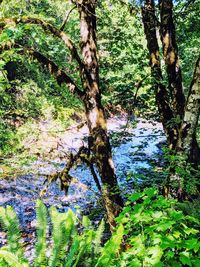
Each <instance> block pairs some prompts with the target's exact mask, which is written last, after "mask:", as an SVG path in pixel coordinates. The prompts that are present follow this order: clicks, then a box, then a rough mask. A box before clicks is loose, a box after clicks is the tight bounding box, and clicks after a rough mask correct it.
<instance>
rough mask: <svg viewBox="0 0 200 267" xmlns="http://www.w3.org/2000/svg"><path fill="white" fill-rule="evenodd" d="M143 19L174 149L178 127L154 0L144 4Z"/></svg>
mask: <svg viewBox="0 0 200 267" xmlns="http://www.w3.org/2000/svg"><path fill="white" fill-rule="evenodd" d="M142 20H143V25H144V32H145V35H146V40H147V47H148V50H149V56H150V66H151V72H152V76H153V78H154V84H155V95H156V103H157V106H158V111H159V115H160V119H161V121H162V124H163V128H164V131H165V134H166V137H167V140H168V143H169V147H170V148H171V149H173V148H175V146H176V143H177V138H178V129H177V128H173V127H171V125H170V124H169V122H170V121H171V120H172V119H173V118H174V115H173V111H172V110H171V108H170V105H169V95H168V92H167V90H166V87H165V85H164V83H163V77H162V71H161V67H160V53H159V46H158V40H157V35H156V25H157V20H156V15H155V5H154V1H153V0H146V1H145V4H144V6H143V7H142Z"/></svg>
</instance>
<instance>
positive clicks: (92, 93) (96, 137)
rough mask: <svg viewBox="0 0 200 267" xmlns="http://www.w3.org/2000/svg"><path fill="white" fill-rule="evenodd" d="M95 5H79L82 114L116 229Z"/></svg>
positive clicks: (115, 187)
mask: <svg viewBox="0 0 200 267" xmlns="http://www.w3.org/2000/svg"><path fill="white" fill-rule="evenodd" d="M95 5H96V1H94V0H90V1H88V0H82V1H79V4H78V9H79V13H80V34H81V52H82V58H83V63H84V66H85V71H84V72H83V75H82V81H83V89H84V92H85V97H84V98H85V99H84V104H85V111H86V117H87V125H88V128H89V133H90V147H91V150H92V152H93V153H94V155H95V159H96V164H97V168H98V171H99V174H100V178H101V182H102V194H103V199H104V202H105V207H106V210H107V214H108V221H109V223H110V225H112V226H114V225H115V220H114V219H115V217H116V215H117V214H118V212H119V210H120V209H119V206H122V205H123V201H122V198H121V197H120V193H119V188H118V184H117V178H116V175H115V169H114V164H113V160H112V153H111V146H110V141H109V137H108V133H107V122H106V118H105V114H104V109H103V106H102V104H101V91H100V87H99V66H98V59H97V41H96V14H95Z"/></svg>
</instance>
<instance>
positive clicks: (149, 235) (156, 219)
mask: <svg viewBox="0 0 200 267" xmlns="http://www.w3.org/2000/svg"><path fill="white" fill-rule="evenodd" d="M175 207H176V201H174V200H169V199H165V198H164V197H163V196H158V192H157V190H155V189H153V188H148V189H145V190H144V192H141V193H135V194H133V195H132V196H130V197H129V202H128V203H127V206H126V207H125V208H124V209H123V212H122V213H121V214H120V216H119V217H118V218H117V222H118V223H121V224H123V226H124V229H125V234H126V236H127V240H126V242H127V243H128V244H129V247H130V248H129V249H128V250H127V251H126V252H124V253H122V255H121V266H135V267H136V266H145V267H148V266H157V267H158V266H159V267H160V266H167V267H170V266H173V267H176V266H177V267H178V266H200V249H199V248H200V242H199V228H200V224H199V221H198V219H196V218H194V217H191V216H185V215H184V214H183V212H182V211H179V210H176V208H175Z"/></svg>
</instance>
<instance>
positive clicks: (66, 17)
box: [60, 6, 76, 31]
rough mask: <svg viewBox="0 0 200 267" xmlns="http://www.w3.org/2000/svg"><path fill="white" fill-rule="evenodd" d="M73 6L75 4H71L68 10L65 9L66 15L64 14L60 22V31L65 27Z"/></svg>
mask: <svg viewBox="0 0 200 267" xmlns="http://www.w3.org/2000/svg"><path fill="white" fill-rule="evenodd" d="M75 8H76V6H73V7H72V8H71V9H70V10H67V12H66V15H65V18H64V21H63V23H62V26H61V27H60V31H63V30H64V28H65V26H66V24H67V21H68V19H69V16H70V14H71V13H72V11H73V10H74V9H75Z"/></svg>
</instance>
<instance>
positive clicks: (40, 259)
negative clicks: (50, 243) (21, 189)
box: [34, 200, 48, 267]
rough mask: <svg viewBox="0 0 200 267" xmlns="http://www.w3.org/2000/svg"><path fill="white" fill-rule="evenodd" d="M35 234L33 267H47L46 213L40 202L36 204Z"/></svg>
mask: <svg viewBox="0 0 200 267" xmlns="http://www.w3.org/2000/svg"><path fill="white" fill-rule="evenodd" d="M36 218H37V223H36V233H37V241H36V248H35V262H34V267H41V266H47V258H46V249H47V240H46V235H47V230H48V212H47V208H46V207H45V205H44V204H43V202H42V201H41V200H37V202H36Z"/></svg>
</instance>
